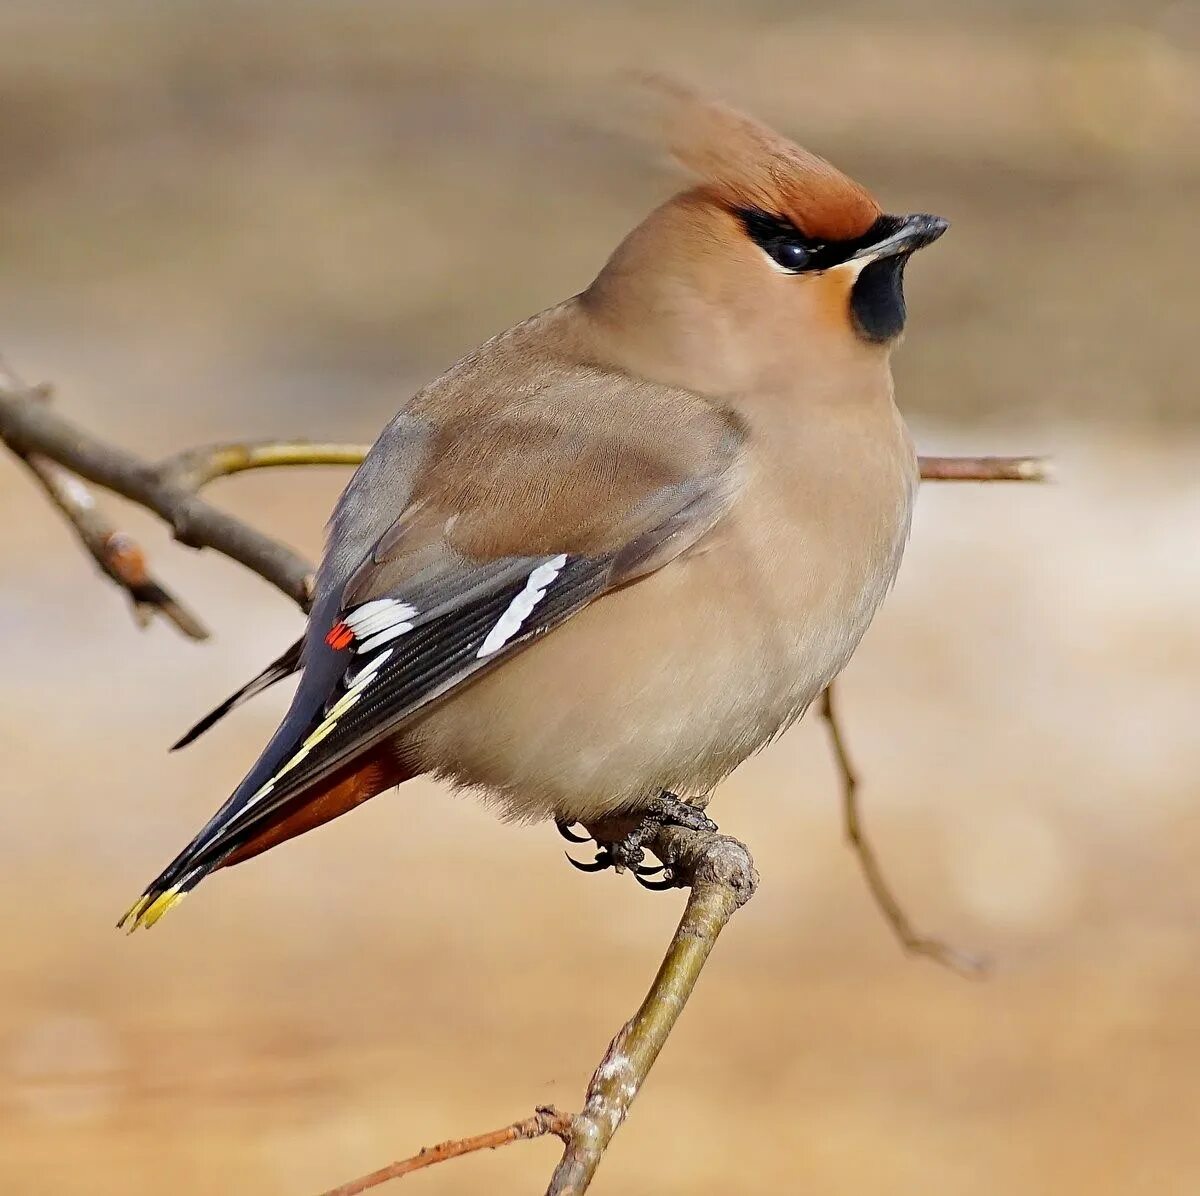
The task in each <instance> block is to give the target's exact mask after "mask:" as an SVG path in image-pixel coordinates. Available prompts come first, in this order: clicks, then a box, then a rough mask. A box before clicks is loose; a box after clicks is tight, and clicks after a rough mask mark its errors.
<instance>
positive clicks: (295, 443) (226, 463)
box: [158, 440, 370, 493]
mask: <svg viewBox="0 0 1200 1196" xmlns="http://www.w3.org/2000/svg"><path fill="white" fill-rule="evenodd" d="M369 448H370V445H366V444H333V443H321V442H310V441H307V440H288V441H278V440H262V441H249V442H243V443H236V444H213V445H209V446H208V447H206V448H196V449H188V450H187V451H186V452H182V453H177V454H176V455H175V456H174V457H170V458H168V460H166V461H164V462H163V463H162V464H161V465H160V466H159V467H158V468H159V472H160V473H161V475H162V476H163V477H164V478H165V479H167V480H168V481H170V482H171V483H172V484H174V485H176V486H181V487H183V488H184V489H185V490H190V491H192V492H193V493H194V492H195V491H197V490H199V489H200V488H201V487H202V486H207V485H208V484H209V482H215V481H216V480H217V478H227V477H231V476H232V475H233V474H235V473H245V472H246V470H248V469H276V468H278V467H279V466H283V465H292V466H294V465H358V464H359V463H360V462H361V461H362V459H363V458H364V457H365V456H366V455H367V450H368V449H369Z"/></svg>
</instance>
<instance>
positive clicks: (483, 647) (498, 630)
mask: <svg viewBox="0 0 1200 1196" xmlns="http://www.w3.org/2000/svg"><path fill="white" fill-rule="evenodd" d="M566 563H567V554H566V553H565V552H564V553H559V555H558V556H556V557H554V558H553V559H552V560H549V561H546V563H545V564H543V565H539V566H538V567H537V568H536V569H534V571H533V572H532V573H531V574H530V575H529V579H528V580H527V581H526V582H525V588H524V589H523V590H522V591H521V592H520V593H519V594H518V595H517V596H516V597H515V598H514V599H513V600H512V601H511V602H510V603H509V604H508V609H507V610H506V611H505V612H504V614H502V615H501V616H500V618H499V619H497V620H496V625H495V626H494V627H493V628H492V629H491V631H489V632H488V633H487V638H486V639H485V640H484V641H483V643H482V644H480V646H479V651H478V652H477V653H476V654H475V657H476V659H477V660H481V659H482V658H483V657H485V656H491V655H492V654H493V653H494V652H499V651H500V649H501V648H503V647H504V645H505V644H507V643H508V641H509V640H510V639H512V637H513V636H514V635H516V634H517V632H518V631H520V630H521V624H522V623H524V622H525V620H526V619H527V618H529V615H530V614H531V613H532V611H533V608H534V607H535V606H537V604H538V603H539V602H541V600H542V599H543V598H545V596H546V589H547V587H548V586H549V585H550V583H551V582H552V581H553V580H554V579H555V578H556V577H557V576H558V575H559V574H560V573H561V572H562V568H563V566H564V565H565V564H566Z"/></svg>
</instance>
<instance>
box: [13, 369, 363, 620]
mask: <svg viewBox="0 0 1200 1196" xmlns="http://www.w3.org/2000/svg"><path fill="white" fill-rule="evenodd" d="M0 440H3V441H4V442H5V443H6V444H7V445H8V447H9V448H10V449H12V450H13V451H14V452H15V453H17V454H18V456H22V457H31V456H35V457H44V458H47V459H49V460H51V461H54V462H56V463H58V464H59V465H61V466H63V467H64V468H66V469H67V470H69V471H70V472H71V473H74V474H76V475H77V476H78V477H81V478H83V479H85V480H86V481H89V482H93V483H94V484H95V485H97V486H102V487H104V488H105V489H106V490H111V491H112V492H113V493H114V494H119V495H121V496H122V497H124V498H127V499H129V500H131V501H132V502H135V503H137V504H138V505H139V506H142V507H144V508H146V510H148V511H152V512H153V513H154V514H156V515H157V516H159V518H160V519H162V520H163V521H164V522H166V523H167V524H169V525H170V527H171V530H172V532H173V533H174V536H175V539H176V540H178V541H179V542H180V543H181V544H186V545H187V546H188V547H190V548H211V549H213V550H215V551H216V552H219V553H221V554H222V555H224V556H227V557H229V558H230V559H232V560H235V561H237V562H238V563H239V564H241V565H244V566H245V567H246V568H247V569H249V570H250V571H251V572H252V573H256V574H257V575H258V576H259V577H261V578H263V579H264V580H265V581H268V582H270V583H271V584H272V585H273V586H275V587H276V588H277V589H279V590H282V591H283V593H285V594H287V595H288V597H289V598H291V599H292V600H293V601H294V602H296V603H298V604H299V605H300V606H301V607H302V608H304V609H307V607H308V602H309V593H310V586H311V572H312V569H311V566H310V565H309V563H308V562H307V561H306V560H305V559H304V558H303V557H302V556H300V555H299V554H298V553H296V552H294V551H293V550H292V549H290V548H288V547H287V546H286V545H284V544H280V543H279V542H278V541H277V540H274V539H272V538H271V537H270V536H267V535H265V534H263V533H262V532H259V531H256V530H255V529H254V528H252V527H250V526H249V525H247V524H245V523H243V522H242V521H241V520H240V519H236V518H234V516H232V515H227V514H226V513H225V512H224V511H221V510H218V509H217V508H216V507H214V506H212V505H211V504H210V503H207V502H205V501H204V500H203V499H202V498H199V497H198V496H197V495H196V493H195V491H194V489H193V488H192V486H191V485H190V483H191V481H192V480H193V477H192V476H186V475H184V476H183V477H182V480H180V475H181V474H184V471H183V469H182V468H181V466H180V464H179V462H180V458H172V459H170V460H168V461H167V462H166V463H165V464H164V465H161V466H154V465H150V464H147V463H146V462H144V461H142V460H141V459H139V458H138V457H136V456H134V455H133V454H132V453H130V452H128V451H127V450H125V449H123V448H120V447H118V446H116V445H112V444H106V443H104V442H103V441H101V440H99V439H97V438H96V437H93V436H89V435H87V434H85V433H83V432H81V431H80V430H79V429H78V428H76V427H75V426H74V425H73V424H71V423H70V422H68V421H67V420H65V419H63V418H62V416H60V415H58V414H57V413H55V412H54V411H52V410H50V408H49V407H48V406H47V405H46V404H45V403H44V402H40V401H38V400H37V399H36V398H35V397H34V396H33V395H31V394H30V393H29V392H27V391H15V390H13V389H12V388H11V387H8V386H4V385H3V384H2V383H0ZM242 447H243V449H244V450H245V453H246V455H247V459H248V460H249V463H240V464H239V463H234V465H233V467H232V468H230V469H228V470H225V471H224V472H238V471H240V470H241V469H246V468H257V467H259V465H260V464H274V463H277V462H273V461H268V460H260V461H255V460H254V459H253V457H254V452H253V446H242ZM320 447H326V446H320ZM293 448H294V449H296V448H297V446H293ZM259 449H260V456H261V455H262V454H261V446H259ZM222 451H223V452H224V453H225V454H226V455H227V459H229V446H225V448H224V449H223V450H222ZM184 460H186V461H187V463H188V468H190V469H193V470H195V469H196V465H195V462H194V461H193V460H192V459H191V457H190V456H188V457H185V458H184ZM320 460H321V458H319V457H317V456H316V454H314V455H313V463H314V464H315V463H319V461H320ZM291 463H292V464H295V463H297V462H295V461H292V462H291ZM339 463H340V462H339ZM193 476H194V475H193ZM219 476H222V471H221V470H215V471H214V470H210V471H209V474H208V475H207V476H205V477H204V479H203V480H205V481H209V480H212V478H213V477H219ZM201 484H202V482H201Z"/></svg>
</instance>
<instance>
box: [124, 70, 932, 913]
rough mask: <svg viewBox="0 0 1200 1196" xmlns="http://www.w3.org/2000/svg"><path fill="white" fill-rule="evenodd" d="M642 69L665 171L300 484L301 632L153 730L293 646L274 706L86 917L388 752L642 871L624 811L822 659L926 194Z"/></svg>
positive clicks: (750, 741) (705, 758)
mask: <svg viewBox="0 0 1200 1196" xmlns="http://www.w3.org/2000/svg"><path fill="white" fill-rule="evenodd" d="M656 96H657V99H656V103H657V104H658V109H659V121H658V126H659V129H660V135H661V137H662V139H663V140H664V141H665V144H666V147H667V149H668V150H669V151H670V153H671V155H672V156H673V157H674V158H675V159H676V161H677V163H678V164H679V165H680V166H681V167H682V168H683V170H684V171H685V172H686V175H687V177H686V178H685V180H684V184H683V186H682V188H681V189H680V190H679V191H678V192H677V193H676V194H674V195H672V196H671V197H670V198H668V199H667V200H666V201H665V202H663V203H661V204H660V205H659V206H658V207H656V208H655V209H654V210H653V211H651V212H650V214H649V215H648V216H646V217H645V219H643V220H642V222H641V223H640V224H638V225H637V226H636V227H635V228H634V229H633V230H632V232H630V233H629V234H628V235H627V236H626V237H625V239H624V240H623V241H622V242H621V243H620V244H619V245H618V247H617V248H616V249H615V251H614V252H613V253H612V255H611V256H610V257H609V259H608V260H607V261H606V262H605V263H604V265H603V267H602V268H601V269H600V271H599V273H598V274H597V275H596V277H595V279H594V280H593V281H592V282H591V283H590V285H588V286H587V287H586V289H584V290H583V291H581V292H580V293H578V294H576V295H574V296H573V297H571V298H569V299H567V300H565V301H563V302H560V303H558V304H556V305H555V306H552V307H550V308H548V309H546V310H544V311H542V312H540V313H539V314H537V315H534V316H532V317H531V318H529V319H527V320H525V321H523V322H522V323H519V324H517V325H515V326H514V327H512V328H510V329H509V330H507V331H505V332H502V333H500V334H499V335H497V336H495V337H493V338H492V339H491V340H489V341H487V342H486V343H484V344H483V345H482V346H480V347H479V348H477V349H475V350H474V351H473V352H471V353H469V354H468V355H467V356H465V357H464V358H462V359H461V360H460V361H459V362H457V364H455V365H453V366H452V367H451V368H450V369H448V370H447V371H446V372H445V373H443V374H442V375H441V376H440V377H438V378H437V379H435V380H434V381H433V382H431V383H430V384H429V385H427V386H425V387H424V388H423V389H420V390H419V391H417V392H416V393H415V394H413V395H412V396H411V397H409V398H408V399H407V400H406V401H405V402H404V403H403V405H402V406H401V407H400V409H399V411H398V413H397V414H396V416H395V418H394V419H393V420H392V421H391V422H390V423H389V424H388V425H387V427H386V428H385V429H384V430H383V432H382V433H381V435H380V436H379V438H378V440H377V441H376V442H375V443H374V445H373V446H372V448H371V449H370V451H369V452H368V453H367V455H366V457H365V458H364V460H363V461H362V463H361V465H360V466H359V467H358V469H357V471H356V472H355V473H354V475H353V477H352V478H351V480H350V481H349V483H348V485H347V486H346V488H345V490H344V492H343V493H342V495H341V497H340V499H339V500H338V502H337V504H336V506H335V508H334V510H333V513H332V515H331V518H330V520H329V524H328V528H327V537H326V546H325V551H324V555H323V558H322V560H321V562H320V565H319V568H318V570H317V572H316V576H315V586H314V593H313V600H312V603H311V607H310V611H309V615H308V620H307V625H306V628H305V631H304V634H303V637H302V638H301V640H300V641H299V642H298V643H296V644H294V645H292V646H291V647H290V648H289V649H288V650H287V651H286V652H285V653H283V655H281V656H280V657H279V658H278V659H277V660H276V661H274V662H273V663H272V664H271V665H270V666H268V668H267V669H266V670H265V671H264V672H263V673H262V674H260V675H259V676H258V677H256V678H255V679H254V680H253V681H251V682H250V684H249V685H248V686H246V687H244V689H243V690H241V691H239V692H238V693H237V694H235V695H234V696H233V697H232V698H230V699H229V700H228V701H227V702H226V703H224V704H223V705H222V706H221V707H219V708H218V709H217V710H216V711H214V712H213V714H212V715H210V716H209V717H208V718H207V719H206V720H203V721H202V723H201V724H199V725H198V726H197V727H196V728H195V729H194V730H193V732H191V733H190V734H189V735H188V736H185V737H184V740H183V741H181V743H183V742H188V741H190V739H191V738H194V737H195V735H196V734H199V733H200V732H201V731H203V730H205V729H207V727H208V726H210V725H211V724H212V723H213V722H215V721H216V719H217V718H219V717H221V716H222V715H223V714H224V713H227V712H228V711H229V710H230V709H233V708H234V707H235V706H237V705H239V704H240V703H241V702H242V701H244V700H246V699H247V698H249V697H252V696H253V695H254V694H255V693H257V692H259V691H260V690H261V689H263V688H265V687H266V686H267V685H269V684H272V683H273V682H275V681H277V680H279V679H281V678H282V677H285V676H288V675H290V674H292V673H294V672H298V673H299V675H300V676H299V683H298V685H297V688H296V691H295V695H294V698H293V700H292V702H291V705H290V707H289V709H288V711H287V713H286V715H285V716H284V718H283V720H282V722H281V723H280V725H279V727H278V729H277V731H276V732H275V734H274V735H273V736H272V738H271V739H270V741H269V742H268V744H267V746H266V748H265V749H264V751H263V752H262V754H261V755H260V756H259V758H258V759H257V761H256V762H255V763H254V765H253V767H252V768H251V769H250V770H249V772H248V773H247V774H246V777H245V779H244V780H243V781H242V782H241V784H239V785H238V786H237V788H236V789H235V790H234V792H233V793H232V795H231V796H230V797H229V799H228V800H227V801H226V802H225V803H224V804H223V805H222V806H221V807H220V809H219V810H218V811H217V813H216V814H215V815H214V816H213V817H212V818H211V819H210V820H209V821H208V822H207V823H206V824H205V826H204V827H203V828H202V829H201V830H200V831H199V833H198V834H197V835H196V836H195V837H194V838H193V839H192V840H191V842H190V843H189V844H188V845H187V846H186V847H185V848H184V849H183V851H181V852H180V853H179V855H178V856H177V857H176V858H175V859H174V860H173V861H172V862H171V864H170V865H169V866H168V867H167V868H166V869H165V870H164V871H163V872H162V873H161V874H160V875H159V876H158V877H156V878H155V880H154V881H153V882H151V884H149V885H148V886H147V887H146V889H145V890H144V892H143V893H142V895H141V896H140V897H139V898H138V900H137V901H136V902H135V903H134V905H133V906H132V907H131V909H130V910H129V911H128V912H127V913H126V914H125V916H124V917H123V918H122V919H121V922H120V923H119V925H121V926H124V927H125V928H126V929H128V930H130V931H132V930H133V929H136V928H138V927H142V926H151V925H153V924H154V923H155V922H157V921H158V919H159V918H161V917H162V915H163V914H164V913H166V912H167V910H169V909H170V908H172V907H173V906H174V905H175V904H177V903H178V902H179V901H180V900H181V899H182V898H183V897H184V896H185V895H186V894H187V893H188V892H190V891H191V890H192V889H194V888H195V886H196V885H197V884H198V883H199V882H200V881H201V880H203V879H204V878H205V877H207V876H208V875H209V874H210V873H212V872H214V871H216V870H218V869H222V868H226V867H229V866H231V865H234V864H238V863H241V862H243V861H245V860H247V859H250V858H251V857H253V856H256V855H258V854H260V853H261V852H263V851H266V850H268V849H269V848H273V847H275V846H276V845H278V844H280V843H282V842H284V841H285V840H287V839H290V838H293V837H294V836H296V835H299V834H302V833H304V832H306V831H308V830H311V829H313V828H315V827H317V826H319V825H321V824H323V823H325V822H327V821H329V820H330V819H333V818H336V817H338V816H339V815H341V814H344V813H346V812H347V811H349V810H351V809H353V808H355V807H356V806H358V805H360V804H361V803H362V802H364V801H366V800H367V799H369V798H371V797H373V796H375V795H376V794H378V793H381V792H383V791H385V790H389V789H392V788H394V787H395V786H397V785H399V784H400V783H401V782H403V781H405V780H408V779H410V778H412V777H416V776H419V775H432V776H433V777H435V778H440V779H442V780H445V781H448V782H449V783H450V784H451V785H453V786H455V787H457V788H460V789H464V790H469V791H473V792H476V793H478V794H480V795H481V796H482V798H483V799H484V801H485V802H487V803H488V804H490V805H491V806H492V807H494V808H495V809H496V811H497V812H498V813H499V814H500V815H501V816H502V817H504V818H506V819H510V820H516V821H538V820H551V819H553V820H554V821H555V822H556V823H558V824H559V827H560V829H562V830H563V831H564V833H566V834H567V836H568V837H570V838H575V839H578V840H582V839H586V838H589V837H596V838H597V843H598V844H599V845H600V847H601V852H600V854H599V855H598V856H597V859H596V861H595V864H594V865H582V866H584V867H585V868H588V869H590V868H591V867H597V868H599V867H603V866H608V865H610V864H611V865H615V866H617V867H618V868H621V867H622V866H623V865H631V866H632V865H639V867H638V869H637V870H638V871H649V869H641V868H640V862H641V860H642V858H643V853H642V851H641V849H640V846H639V845H640V843H641V841H642V840H646V839H647V831H648V830H653V829H654V828H656V827H660V826H662V825H665V824H671V823H678V824H679V825H685V826H694V827H703V828H706V829H715V824H713V823H711V822H710V821H709V820H708V817H707V814H706V813H705V808H706V807H707V802H708V799H709V797H710V796H711V794H712V791H713V789H714V788H715V787H716V785H717V784H718V783H719V782H720V781H721V780H722V779H724V778H725V777H726V776H727V775H728V774H729V773H730V772H731V771H732V770H733V769H734V768H736V767H737V766H738V765H739V764H740V763H741V762H742V761H744V760H745V759H746V758H747V757H749V756H750V755H751V754H753V753H755V752H757V751H758V750H759V749H761V748H763V747H764V746H765V745H766V744H768V743H769V742H771V741H772V740H773V739H774V738H775V737H776V736H778V735H779V734H780V733H781V732H782V731H783V730H785V729H786V728H787V727H789V726H790V725H792V724H793V723H794V722H795V721H796V720H797V719H798V718H800V717H801V716H802V715H803V713H804V712H805V710H807V709H808V707H809V706H810V705H811V703H812V702H813V701H814V700H815V699H816V698H817V697H818V696H819V695H820V694H821V693H822V691H823V690H824V689H825V688H826V687H827V686H828V685H829V684H830V682H831V681H832V680H833V679H834V678H835V677H836V676H837V674H838V673H839V672H840V671H841V670H842V669H843V668H844V667H845V665H846V664H847V662H848V661H849V660H850V657H851V655H852V654H853V652H854V651H855V649H856V648H857V646H858V644H859V641H860V640H861V639H862V636H863V634H864V633H865V631H866V629H867V627H868V625H869V624H870V622H871V620H872V618H873V616H874V614H875V612H876V610H877V609H878V607H879V605H880V603H881V602H882V600H883V599H884V597H885V595H886V594H887V592H888V591H889V589H890V587H891V586H892V583H893V581H894V579H895V577H896V573H897V570H898V568H899V566H900V560H901V556H902V554H903V551H904V547H905V544H906V542H907V539H908V536H909V529H910V522H911V516H912V509H913V501H914V496H915V492H916V487H917V482H918V469H917V460H916V455H915V450H914V447H913V443H912V440H911V438H910V436H909V433H908V431H907V429H906V427H905V424H904V421H903V419H902V417H901V414H900V412H899V410H898V408H897V406H896V402H895V396H894V389H893V381H892V374H891V367H890V356H891V351H892V349H893V348H894V346H895V345H896V344H897V343H898V341H899V340H900V338H901V333H902V332H903V330H904V327H905V322H906V305H905V297H904V275H905V267H906V265H907V263H908V261H909V259H910V257H911V255H912V254H913V253H914V252H915V251H917V250H919V249H921V248H923V247H925V246H927V245H929V244H931V243H932V242H933V241H935V240H937V238H938V237H940V236H941V235H942V233H943V232H944V231H945V230H946V228H947V227H948V224H947V221H946V220H944V219H943V218H941V217H938V216H933V215H930V214H927V213H919V214H913V215H891V214H888V213H886V212H885V211H884V210H883V208H882V207H881V206H880V204H879V203H878V201H877V200H876V199H875V198H874V197H873V196H872V194H871V193H870V192H869V191H868V190H867V189H866V188H865V187H864V186H862V185H861V184H859V183H857V182H855V181H854V180H852V179H851V178H849V177H848V176H847V175H846V174H844V173H843V172H842V171H840V170H838V169H837V168H836V167H834V166H833V165H832V164H830V163H829V162H828V161H827V160H825V159H824V158H822V157H820V156H818V155H817V154H815V153H812V152H810V151H808V150H806V149H803V148H801V147H800V146H798V145H796V144H795V143H793V142H792V141H791V140H789V139H788V138H786V137H784V136H782V135H781V134H779V133H776V132H775V131H774V130H772V129H770V128H768V127H767V126H766V125H764V124H762V123H761V122H759V121H758V120H756V119H754V118H752V117H751V116H749V115H747V114H744V113H743V112H741V111H740V110H738V109H736V108H733V107H731V106H728V105H726V104H724V103H722V102H719V101H716V100H713V99H710V98H708V97H707V96H706V95H704V94H702V93H700V92H699V91H696V90H694V89H692V88H690V87H688V86H686V85H683V84H679V83H674V82H660V83H659V84H657V85H656ZM622 820H624V821H622ZM614 822H615V823H616V824H618V825H622V826H625V827H632V830H630V831H628V833H627V834H626V835H624V836H620V837H614V836H610V840H603V839H602V838H601V836H602V835H603V834H604V830H603V828H604V827H605V826H606V825H609V824H611V823H614ZM579 824H582V825H583V826H584V827H585V828H586V829H587V830H588V831H589V832H593V831H595V835H594V836H593V835H590V834H589V835H580V834H578V833H577V832H575V831H573V830H572V829H571V828H572V827H573V826H575V825H579ZM596 828H599V829H596ZM622 848H624V850H622ZM670 879H671V878H670V877H669V876H668V877H667V881H668V882H669V881H670Z"/></svg>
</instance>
